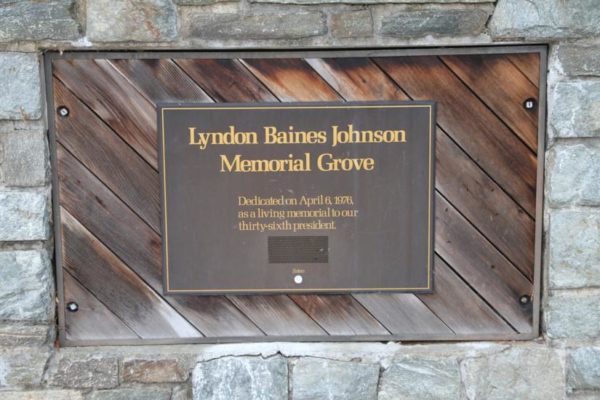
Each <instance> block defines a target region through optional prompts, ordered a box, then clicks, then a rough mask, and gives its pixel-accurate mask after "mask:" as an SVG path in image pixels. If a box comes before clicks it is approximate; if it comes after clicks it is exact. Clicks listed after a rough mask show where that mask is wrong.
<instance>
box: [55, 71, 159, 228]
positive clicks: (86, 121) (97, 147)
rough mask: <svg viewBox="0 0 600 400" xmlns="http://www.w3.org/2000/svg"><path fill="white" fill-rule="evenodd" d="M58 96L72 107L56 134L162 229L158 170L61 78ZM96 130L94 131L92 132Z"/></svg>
mask: <svg viewBox="0 0 600 400" xmlns="http://www.w3.org/2000/svg"><path fill="white" fill-rule="evenodd" d="M53 83H54V96H55V98H56V101H57V102H58V103H59V104H63V105H65V106H67V107H68V108H69V110H70V116H69V117H68V118H57V119H56V138H57V140H58V141H59V142H60V143H61V144H62V145H63V146H65V148H67V149H68V150H69V151H70V152H71V153H73V154H77V157H78V158H79V160H80V161H81V162H82V163H83V164H84V165H85V166H86V167H87V168H88V169H89V170H90V171H91V172H93V173H94V175H96V176H97V177H98V178H99V179H101V180H102V182H103V183H104V184H105V185H106V186H108V187H109V188H110V190H112V191H113V192H114V193H116V194H117V195H118V196H119V198H121V199H122V200H123V201H124V202H125V203H127V205H129V207H131V208H132V209H133V210H134V211H135V212H136V213H137V214H138V215H139V216H140V217H142V218H143V220H144V221H145V222H146V223H147V224H148V225H150V226H151V227H152V229H154V230H155V231H156V232H159V231H160V200H159V190H158V186H159V178H158V172H157V171H155V170H154V169H152V167H151V166H150V165H148V163H146V162H145V161H144V160H143V159H142V158H141V157H140V156H139V155H138V154H137V153H136V152H135V151H133V150H132V149H131V147H129V146H128V145H127V144H126V143H125V142H123V140H122V139H121V138H120V137H119V136H118V135H117V134H116V133H114V132H113V131H112V130H111V129H110V128H109V127H108V126H107V125H106V124H105V123H104V122H103V121H102V120H101V119H100V118H98V116H97V115H96V114H94V113H93V112H92V111H90V110H89V109H88V108H87V107H86V106H85V104H83V103H82V102H81V101H80V100H79V99H78V98H77V97H75V96H74V95H73V94H72V93H71V92H70V91H69V90H68V89H67V88H66V87H65V86H64V85H63V84H62V82H60V81H59V80H57V79H54V80H53ZM90 132H93V133H94V134H93V135H90V134H89V133H90Z"/></svg>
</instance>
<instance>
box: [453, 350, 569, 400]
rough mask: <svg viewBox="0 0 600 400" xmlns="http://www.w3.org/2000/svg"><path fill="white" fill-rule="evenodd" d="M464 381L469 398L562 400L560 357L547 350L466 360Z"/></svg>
mask: <svg viewBox="0 0 600 400" xmlns="http://www.w3.org/2000/svg"><path fill="white" fill-rule="evenodd" d="M462 371H463V382H464V385H465V388H466V392H467V398H469V399H473V400H475V399H486V400H514V399H528V400H562V399H564V397H565V382H564V375H563V374H564V372H563V367H562V364H561V360H560V357H559V356H558V354H557V353H556V352H555V350H554V349H551V348H547V347H542V346H540V347H536V348H525V347H513V348H510V349H508V350H506V351H503V352H501V353H498V354H494V355H490V356H487V357H481V358H470V359H466V360H465V361H463V363H462Z"/></svg>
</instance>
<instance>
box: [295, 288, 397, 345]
mask: <svg viewBox="0 0 600 400" xmlns="http://www.w3.org/2000/svg"><path fill="white" fill-rule="evenodd" d="M290 298H291V299H292V300H293V301H294V302H295V303H296V304H298V305H299V306H300V307H301V308H302V309H303V310H304V312H306V313H307V314H308V315H310V316H311V318H312V319H313V320H315V321H316V322H317V323H318V324H319V325H320V326H321V327H323V329H325V330H326V331H327V333H329V334H330V335H340V336H344V335H389V334H390V332H389V331H388V330H387V329H385V328H384V327H383V325H381V324H380V323H379V321H377V320H376V319H375V318H373V316H372V315H371V314H369V313H368V312H367V311H366V310H365V309H364V307H363V306H362V305H361V304H360V303H359V302H358V301H357V300H356V299H354V298H353V297H352V296H347V295H323V296H315V295H290Z"/></svg>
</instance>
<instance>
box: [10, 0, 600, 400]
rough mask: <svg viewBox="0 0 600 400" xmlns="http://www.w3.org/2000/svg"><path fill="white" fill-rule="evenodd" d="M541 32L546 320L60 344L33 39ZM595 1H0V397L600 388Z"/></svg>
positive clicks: (472, 38) (405, 38)
mask: <svg viewBox="0 0 600 400" xmlns="http://www.w3.org/2000/svg"><path fill="white" fill-rule="evenodd" d="M500 43H511V44H514V43H516V44H523V43H548V44H549V45H550V59H549V76H548V124H547V142H548V143H547V150H546V156H545V159H546V187H545V213H544V257H543V260H544V271H543V276H544V281H543V293H544V295H543V310H542V312H543V315H542V321H543V336H542V337H540V338H539V339H538V340H534V341H531V342H515V343H513V342H493V343H492V342H477V343H464V344H398V343H387V344H383V343H344V344H337V343H313V344H302V343H266V344H252V345H251V344H235V345H194V346H191V345H190V346H145V347H119V348H114V347H105V348H65V349H57V348H56V346H54V341H55V330H56V328H55V302H54V277H53V264H52V257H53V246H54V243H53V238H52V234H51V231H52V230H51V225H52V215H51V205H50V202H51V201H50V193H51V190H52V188H51V184H50V170H49V161H48V160H49V159H48V142H47V136H46V122H45V118H44V114H45V111H44V83H43V79H42V74H41V63H40V54H41V52H42V51H43V50H44V49H65V50H68V49H132V50H133V49H136V50H139V49H159V48H168V49H194V50H198V49H215V50H220V49H225V48H273V49H290V48H309V47H310V48H328V47H336V48H340V47H366V48H373V47H381V46H384V47H385V46H387V47H401V46H402V47H412V46H448V45H474V44H477V45H486V44H500ZM599 110H600V6H599V4H598V1H597V0H570V1H564V0H498V1H497V2H491V1H486V0H341V1H340V0H230V1H229V0H88V1H87V2H86V1H85V0H0V320H1V322H0V398H2V399H4V400H6V399H9V400H12V399H50V400H65V399H96V400H98V399H129V400H135V399H158V400H160V399H174V400H175V399H176V400H182V399H190V398H192V397H193V398H195V399H249V398H261V399H263V398H264V399H281V398H286V397H287V396H288V394H289V397H290V398H292V399H321V398H322V399H375V398H379V399H403V398H407V399H446V398H447V399H517V398H519V399H546V400H547V399H562V398H569V399H593V398H600V306H599V304H600V111H599Z"/></svg>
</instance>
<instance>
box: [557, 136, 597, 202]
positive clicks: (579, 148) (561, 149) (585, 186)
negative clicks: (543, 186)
mask: <svg viewBox="0 0 600 400" xmlns="http://www.w3.org/2000/svg"><path fill="white" fill-rule="evenodd" d="M547 157H548V166H547V168H548V188H547V190H546V193H547V195H548V200H549V202H550V204H551V205H553V206H565V205H587V206H597V205H600V179H598V177H599V176H600V163H599V162H598V160H600V141H598V140H594V141H592V140H588V141H587V142H586V143H585V144H584V143H576V144H569V143H567V144H557V145H555V146H554V147H552V149H551V150H550V151H549V152H548V156H547Z"/></svg>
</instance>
